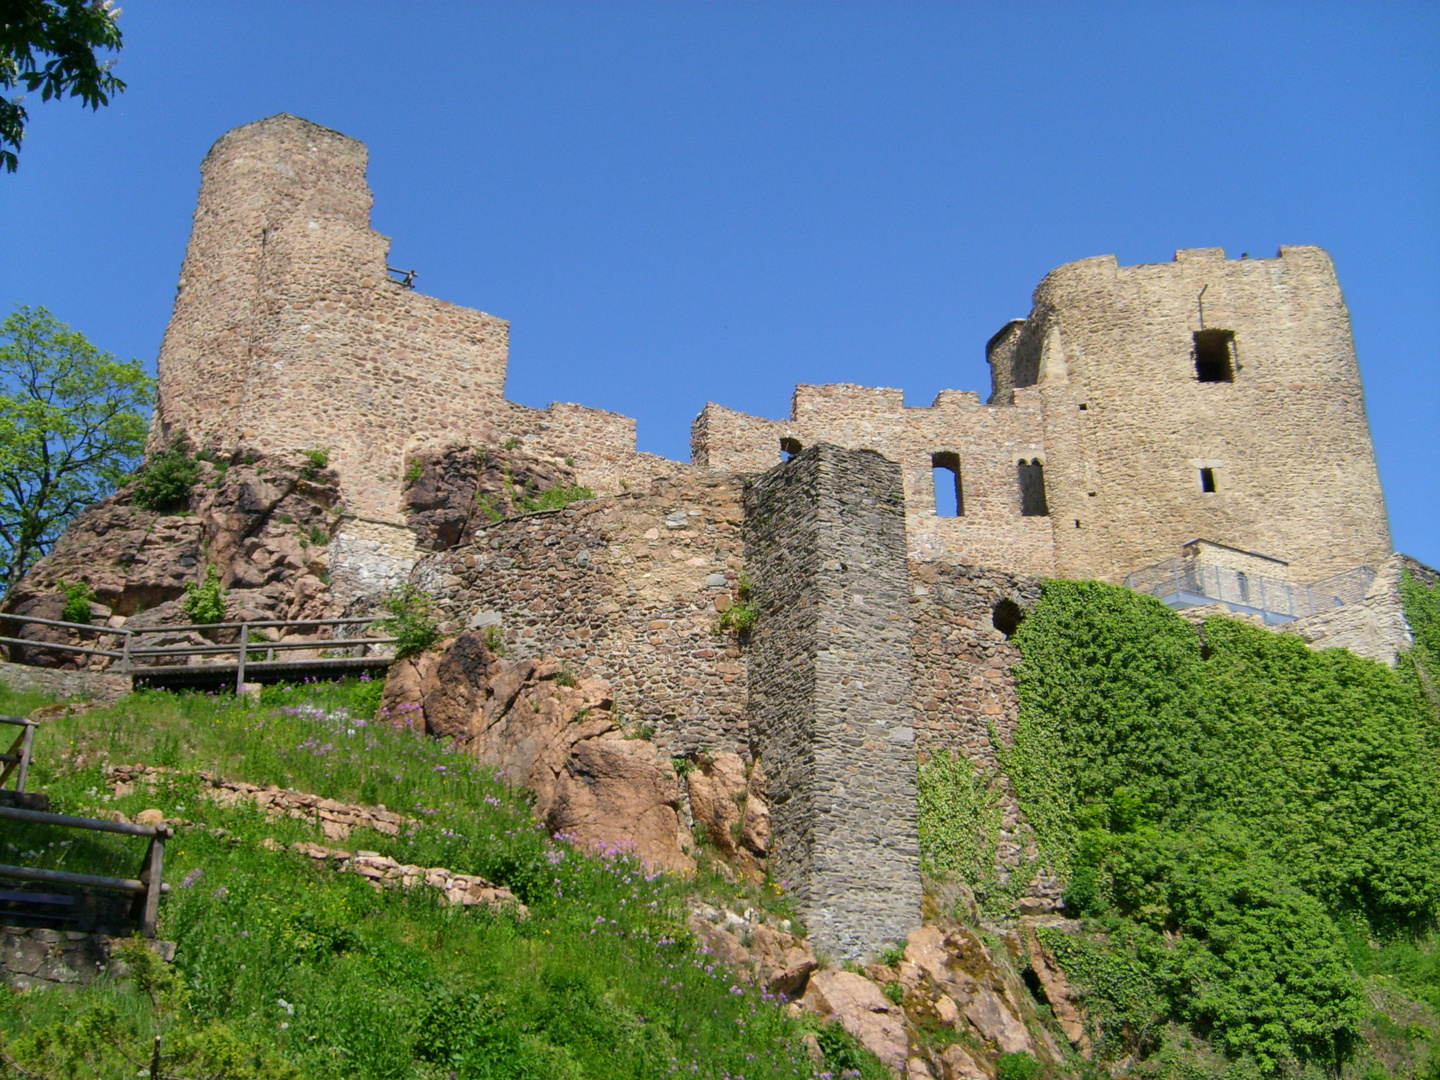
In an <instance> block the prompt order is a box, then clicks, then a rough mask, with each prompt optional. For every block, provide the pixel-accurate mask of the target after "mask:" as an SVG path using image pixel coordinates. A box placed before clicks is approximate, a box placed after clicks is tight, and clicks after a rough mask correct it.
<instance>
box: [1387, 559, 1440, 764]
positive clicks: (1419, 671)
mask: <svg viewBox="0 0 1440 1080" xmlns="http://www.w3.org/2000/svg"><path fill="white" fill-rule="evenodd" d="M1400 597H1401V600H1402V601H1403V602H1404V605H1405V621H1406V622H1407V623H1409V624H1410V633H1411V635H1412V636H1413V637H1414V639H1415V640H1414V643H1413V644H1412V645H1411V646H1410V648H1408V649H1406V650H1405V651H1404V652H1403V653H1401V654H1400V657H1399V659H1398V661H1397V664H1396V667H1397V668H1398V670H1399V671H1400V672H1401V673H1402V674H1403V675H1404V676H1405V677H1406V678H1407V679H1408V680H1410V681H1411V682H1412V683H1413V684H1414V685H1416V686H1418V687H1419V688H1420V692H1421V693H1422V694H1423V695H1424V696H1425V699H1426V700H1427V701H1428V702H1429V703H1430V709H1431V712H1432V713H1433V714H1434V718H1435V724H1434V726H1433V727H1432V729H1431V731H1432V739H1433V741H1434V742H1436V743H1440V584H1436V585H1428V586H1427V585H1426V584H1425V583H1424V582H1422V581H1420V580H1418V579H1417V578H1416V577H1415V576H1414V575H1413V574H1411V573H1410V571H1409V570H1406V571H1404V573H1403V574H1402V575H1401V577H1400Z"/></svg>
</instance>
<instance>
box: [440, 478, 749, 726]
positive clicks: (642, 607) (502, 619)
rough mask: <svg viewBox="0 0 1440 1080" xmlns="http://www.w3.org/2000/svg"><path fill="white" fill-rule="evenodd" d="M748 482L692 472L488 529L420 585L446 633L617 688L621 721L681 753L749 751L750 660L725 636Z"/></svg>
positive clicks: (448, 555) (450, 553)
mask: <svg viewBox="0 0 1440 1080" xmlns="http://www.w3.org/2000/svg"><path fill="white" fill-rule="evenodd" d="M740 519H741V506H740V482H739V480H738V479H737V478H735V477H703V476H692V477H687V478H683V479H681V480H678V481H675V482H670V481H656V482H655V483H654V484H653V485H651V486H648V487H647V488H646V490H644V491H633V492H628V493H625V494H621V495H616V496H610V497H606V498H596V499H589V500H585V501H582V502H577V503H572V504H571V505H570V506H568V507H566V508H564V509H563V510H555V511H547V512H543V513H535V514H527V515H524V516H522V517H518V518H512V519H509V520H505V521H500V522H496V523H493V524H488V525H483V526H481V527H480V529H479V531H478V532H477V534H476V537H475V540H474V542H473V543H470V544H465V545H461V546H459V547H455V548H451V549H449V550H447V551H443V552H439V553H436V554H433V555H428V556H426V557H425V558H424V559H422V560H421V561H420V562H419V563H417V564H416V567H415V570H414V572H413V573H412V576H411V580H413V581H415V582H416V583H417V584H418V585H420V586H421V587H422V588H424V589H426V590H427V591H429V592H431V593H433V594H434V595H435V596H437V597H438V598H439V604H440V608H441V611H442V613H443V615H444V618H445V620H446V629H447V630H449V631H460V630H464V629H477V628H482V627H486V626H495V627H497V628H498V632H499V633H500V635H501V638H502V640H503V641H504V644H505V648H506V655H507V656H508V657H510V658H539V657H541V656H555V657H559V658H560V659H561V660H564V661H565V662H567V663H569V664H571V665H573V666H574V668H575V670H576V672H577V674H580V675H594V676H599V677H601V678H603V679H605V680H606V681H607V682H609V683H610V686H611V688H612V690H613V693H614V696H615V707H616V710H617V714H618V715H619V717H620V718H621V720H622V722H623V723H625V724H627V725H629V726H632V727H644V728H650V729H653V738H654V739H655V741H656V742H657V743H659V744H660V745H662V746H664V747H666V748H667V749H668V750H670V752H671V753H674V754H683V753H692V752H695V751H698V750H701V749H709V750H716V751H718V750H732V751H736V752H739V753H746V752H748V743H747V740H748V735H747V726H746V717H745V688H746V682H745V665H744V662H743V660H742V658H741V654H740V649H739V647H738V645H737V644H736V642H735V640H734V638H733V637H731V636H728V635H726V634H724V633H722V632H720V630H719V621H720V609H721V608H723V607H726V606H728V605H729V603H730V602H731V600H732V596H733V594H734V592H735V589H736V586H737V583H738V580H739V573H740V570H741V569H742V567H743V563H742V561H741V536H740Z"/></svg>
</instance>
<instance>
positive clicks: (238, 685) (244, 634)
mask: <svg viewBox="0 0 1440 1080" xmlns="http://www.w3.org/2000/svg"><path fill="white" fill-rule="evenodd" d="M249 644H250V624H249V623H248V622H242V623H241V624H240V660H239V663H237V664H236V665H235V696H236V697H237V698H238V697H239V696H240V695H241V694H243V693H244V692H245V650H246V647H247V646H248V645H249Z"/></svg>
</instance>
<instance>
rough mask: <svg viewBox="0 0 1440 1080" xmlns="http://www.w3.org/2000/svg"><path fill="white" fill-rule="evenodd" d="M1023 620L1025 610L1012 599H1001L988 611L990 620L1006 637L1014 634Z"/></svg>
mask: <svg viewBox="0 0 1440 1080" xmlns="http://www.w3.org/2000/svg"><path fill="white" fill-rule="evenodd" d="M1024 620H1025V612H1024V610H1023V609H1022V608H1021V607H1020V605H1019V604H1017V603H1015V601H1014V600H1001V601H1000V602H999V603H998V604H996V605H995V609H994V610H993V611H992V612H991V613H990V622H991V623H992V624H993V625H994V627H995V629H996V630H999V631H1000V632H1001V633H1002V634H1004V635H1005V637H1006V638H1007V639H1009V638H1011V637H1013V636H1014V634H1015V631H1016V630H1018V629H1020V624H1021V623H1022V622H1023V621H1024Z"/></svg>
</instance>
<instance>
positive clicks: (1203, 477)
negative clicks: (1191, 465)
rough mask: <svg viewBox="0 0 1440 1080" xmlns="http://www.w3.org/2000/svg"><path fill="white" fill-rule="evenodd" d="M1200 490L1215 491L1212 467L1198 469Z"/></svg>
mask: <svg viewBox="0 0 1440 1080" xmlns="http://www.w3.org/2000/svg"><path fill="white" fill-rule="evenodd" d="M1200 490H1201V491H1204V492H1208V493H1213V492H1214V491H1215V470H1214V469H1201V470H1200Z"/></svg>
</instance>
